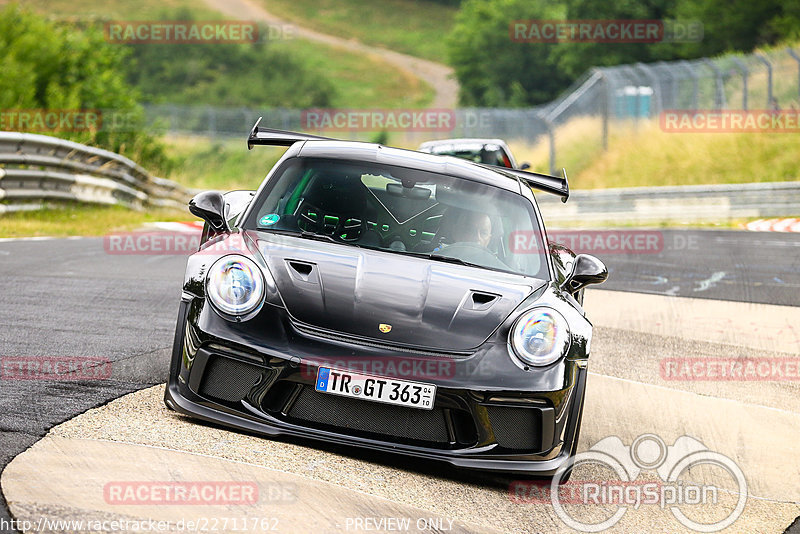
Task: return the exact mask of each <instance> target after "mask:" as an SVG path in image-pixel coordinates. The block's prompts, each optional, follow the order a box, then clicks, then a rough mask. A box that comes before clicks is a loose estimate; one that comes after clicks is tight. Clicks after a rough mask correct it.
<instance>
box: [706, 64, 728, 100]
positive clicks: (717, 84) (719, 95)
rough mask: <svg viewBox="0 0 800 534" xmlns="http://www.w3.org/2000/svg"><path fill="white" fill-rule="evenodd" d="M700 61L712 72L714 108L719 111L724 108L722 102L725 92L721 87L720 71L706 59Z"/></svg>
mask: <svg viewBox="0 0 800 534" xmlns="http://www.w3.org/2000/svg"><path fill="white" fill-rule="evenodd" d="M702 61H703V63H705V65H706V66H707V67H708V68H709V69H711V70H712V71H713V72H714V107H715V108H716V109H717V110H720V109H722V108H723V107H724V104H723V102H722V100H723V99H724V98H725V91H724V89H723V85H722V71H721V70H720V69H719V67H717V66H716V65H715V64H714V62H713V61H711V60H710V59H708V58H707V57H705V58H703V60H702Z"/></svg>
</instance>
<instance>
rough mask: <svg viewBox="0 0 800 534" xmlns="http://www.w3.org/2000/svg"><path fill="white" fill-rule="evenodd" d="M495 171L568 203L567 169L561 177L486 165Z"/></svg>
mask: <svg viewBox="0 0 800 534" xmlns="http://www.w3.org/2000/svg"><path fill="white" fill-rule="evenodd" d="M485 167H489V168H491V169H493V170H499V171H501V172H505V173H507V174H510V175H512V176H514V177H515V178H519V180H520V181H522V183H524V184H525V185H527V186H528V187H531V188H533V189H538V190H540V191H544V192H545V193H552V194H553V195H558V196H560V197H561V202H566V201H567V199H568V198H569V180H568V179H567V169H563V168H562V169H561V177H560V178H559V177H558V176H550V175H549V174H541V173H538V172H529V171H523V170H520V169H509V168H507V167H497V166H494V165H485Z"/></svg>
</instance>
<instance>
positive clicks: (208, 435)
mask: <svg viewBox="0 0 800 534" xmlns="http://www.w3.org/2000/svg"><path fill="white" fill-rule="evenodd" d="M163 391H164V386H163V385H162V386H156V387H153V388H149V389H146V390H142V391H139V392H136V393H132V394H129V395H126V396H124V397H121V398H120V399H118V400H116V401H114V402H112V403H110V404H108V405H105V406H103V407H100V408H96V409H93V410H90V411H88V412H87V413H85V414H83V415H81V416H78V417H76V418H74V419H72V420H70V421H68V422H66V423H63V424H61V425H59V426H57V427H55V428H54V429H53V430H52V431H51V433H50V436H53V437H56V438H59V437H61V438H71V439H84V440H107V441H113V442H124V443H131V444H141V445H147V446H154V447H163V448H167V449H174V450H179V451H184V452H188V453H196V454H202V455H208V456H212V457H215V458H220V459H226V460H230V461H235V462H244V463H247V464H252V465H253V466H258V467H263V468H267V469H271V470H275V471H280V472H282V473H288V474H293V475H297V476H298V477H304V478H306V479H312V480H320V481H325V482H328V483H332V484H335V485H339V486H342V487H346V488H348V489H352V490H356V491H359V492H362V493H365V494H368V495H373V496H376V497H380V498H383V499H387V500H389V501H393V502H396V503H400V504H404V505H408V506H413V507H415V508H418V509H422V510H426V511H430V512H432V513H434V514H437V515H439V516H443V517H447V518H450V519H454V520H456V521H458V522H460V523H464V524H471V525H475V526H476V527H478V530H483V529H484V528H485V529H487V530H494V531H499V532H507V533H529V532H574V531H573V530H572V529H570V528H567V527H566V526H565V525H564V523H563V522H562V521H561V520H560V519H559V518H558V517H557V515H556V514H555V513H554V511H553V507H552V505H551V504H550V503H549V502H545V503H532V502H524V503H520V502H514V499H512V498H510V494H509V483H510V482H511V481H512V480H513V479H512V478H503V477H492V476H480V477H479V476H476V475H473V474H469V473H463V472H459V471H455V470H452V469H447V468H442V467H440V466H439V465H434V464H427V463H420V462H417V461H408V460H403V459H396V458H391V457H390V458H387V457H376V456H375V454H373V453H370V452H368V451H367V452H358V451H355V450H352V449H347V448H337V447H330V446H325V445H320V446H319V448H318V447H317V446H316V444H312V443H311V442H309V443H307V444H306V443H303V442H301V441H298V440H291V441H284V440H271V439H264V438H260V437H255V436H251V435H246V434H240V433H236V432H231V431H227V430H223V429H220V428H216V427H214V426H210V425H205V424H199V423H197V422H194V421H192V420H190V419H188V418H185V417H183V416H180V415H177V414H175V413H173V412H171V411H169V410H167V409H166V407H165V406H164V405H163V402H162V398H163ZM584 424H586V421H584ZM584 441H585V440H584ZM589 445H591V444H588V443H581V450H585V449H586V448H588V446H589ZM121 461H122V462H125V463H129V462H131V461H134V462H135V459H133V458H125V459H121ZM589 469H590V468H587V471H586V472H581V473H580V474H579V473H578V471H577V470H576V473H574V474H573V480H575V479H576V477H579V478H580V479H587V480H598V479H601V480H605V479H607V478H608V473H601V472H597V473H595V475H594V476H592V474H591V472H590V471H589ZM653 475H654V476H655V474H653ZM12 499H13V497H12ZM10 500H11V499H10ZM731 502H733V501H731V500H729V501H728V503H729V504H730V503H731ZM597 508H598V510H597V512H595V511H594V510H590V511H586V510H584V512H582V514H583V515H581V518H582V519H586V518H588V517H590V516H591V517H599V516H597V515H596V513H599V512H600V508H601V507H597ZM696 512H697V514H698V515H697V516H696V518H698V519H701V518H703V517H705V518H714V517H716V518H717V519H718V518H719V508H718V507H716V508H715V507H708V508H703V507H698V509H697V510H696ZM798 514H800V505H798V504H797V503H791V502H788V503H786V502H776V501H774V500H768V499H760V498H753V497H751V498H750V499H748V501H747V505H746V508H745V511H744V514H743V515H742V516H741V517H740V518H739V520H738V521H736V522H735V523H734V524H733V525H732V526H731V527H730V528H728V529H726V530H725V531H726V532H782V531H783V530H784V529H785V528H786V527H787V526H788V525H789V524H790V523H791V522H792V520H793V518H794V517H796V516H797V515H798ZM608 515H609V514H608V513H606V514H603V516H604V517H605V516H608ZM724 515H725V514H723V517H724ZM642 531H661V532H666V531H669V532H681V531H686V532H690V530H688V529H685V528H683V527H682V526H681V525H680V524H679V523H678V522H677V521H676V520H675V518H674V517H673V516H672V514H671V513H670V511H669V508H668V507H667V508H666V509H661V508H660V507H659V506H656V505H649V506H648V505H643V506H641V507H640V508H639V509H633V508H629V509H628V510H627V512H626V514H625V515H624V517H623V518H622V520H621V521H620V522H619V523H618V524H617V525H616V526H615V527H614V528H612V529H611V532H642Z"/></svg>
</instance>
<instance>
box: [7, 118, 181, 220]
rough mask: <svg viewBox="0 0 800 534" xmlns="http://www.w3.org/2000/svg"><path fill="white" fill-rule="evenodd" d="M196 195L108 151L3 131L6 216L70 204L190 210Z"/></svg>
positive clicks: (53, 138)
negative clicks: (63, 203)
mask: <svg viewBox="0 0 800 534" xmlns="http://www.w3.org/2000/svg"><path fill="white" fill-rule="evenodd" d="M191 194H192V191H190V190H188V189H186V188H184V187H183V186H181V185H179V184H177V183H175V182H172V181H170V180H164V179H162V178H156V177H154V176H152V175H151V174H150V173H148V172H147V171H146V170H145V169H143V168H142V167H141V166H139V165H137V164H136V163H134V162H133V161H131V160H130V159H128V158H126V157H123V156H120V155H119V154H115V153H114V152H110V151H108V150H102V149H99V148H93V147H89V146H86V145H82V144H79V143H75V142H72V141H66V140H64V139H58V138H56V137H49V136H46V135H37V134H25V133H17V132H0V213H4V212H11V211H27V210H36V209H41V208H43V207H45V206H46V204H47V203H48V201H50V202H51V203H52V202H54V201H64V200H71V201H76V202H84V203H91V204H114V205H122V206H127V207H130V208H134V209H143V208H145V207H146V206H159V207H184V206H185V205H186V202H187V201H188V199H189V198H190V196H191Z"/></svg>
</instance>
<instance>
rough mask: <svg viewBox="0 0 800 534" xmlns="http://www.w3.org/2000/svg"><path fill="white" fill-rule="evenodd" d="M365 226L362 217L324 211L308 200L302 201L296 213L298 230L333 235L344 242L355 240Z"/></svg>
mask: <svg viewBox="0 0 800 534" xmlns="http://www.w3.org/2000/svg"><path fill="white" fill-rule="evenodd" d="M366 226H367V223H366V222H365V221H364V220H363V219H360V218H355V217H343V216H341V215H335V214H333V213H326V212H324V211H322V210H321V209H319V208H318V207H317V206H314V205H313V204H310V203H308V202H304V203H303V205H302V206H301V208H300V209H299V210H298V215H297V227H298V228H300V230H302V231H304V232H312V233H315V234H324V235H329V236H333V237H336V238H337V239H341V240H342V241H346V242H351V241H357V240H358V239H359V238H360V237H361V234H363V233H364V230H365V229H366Z"/></svg>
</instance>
